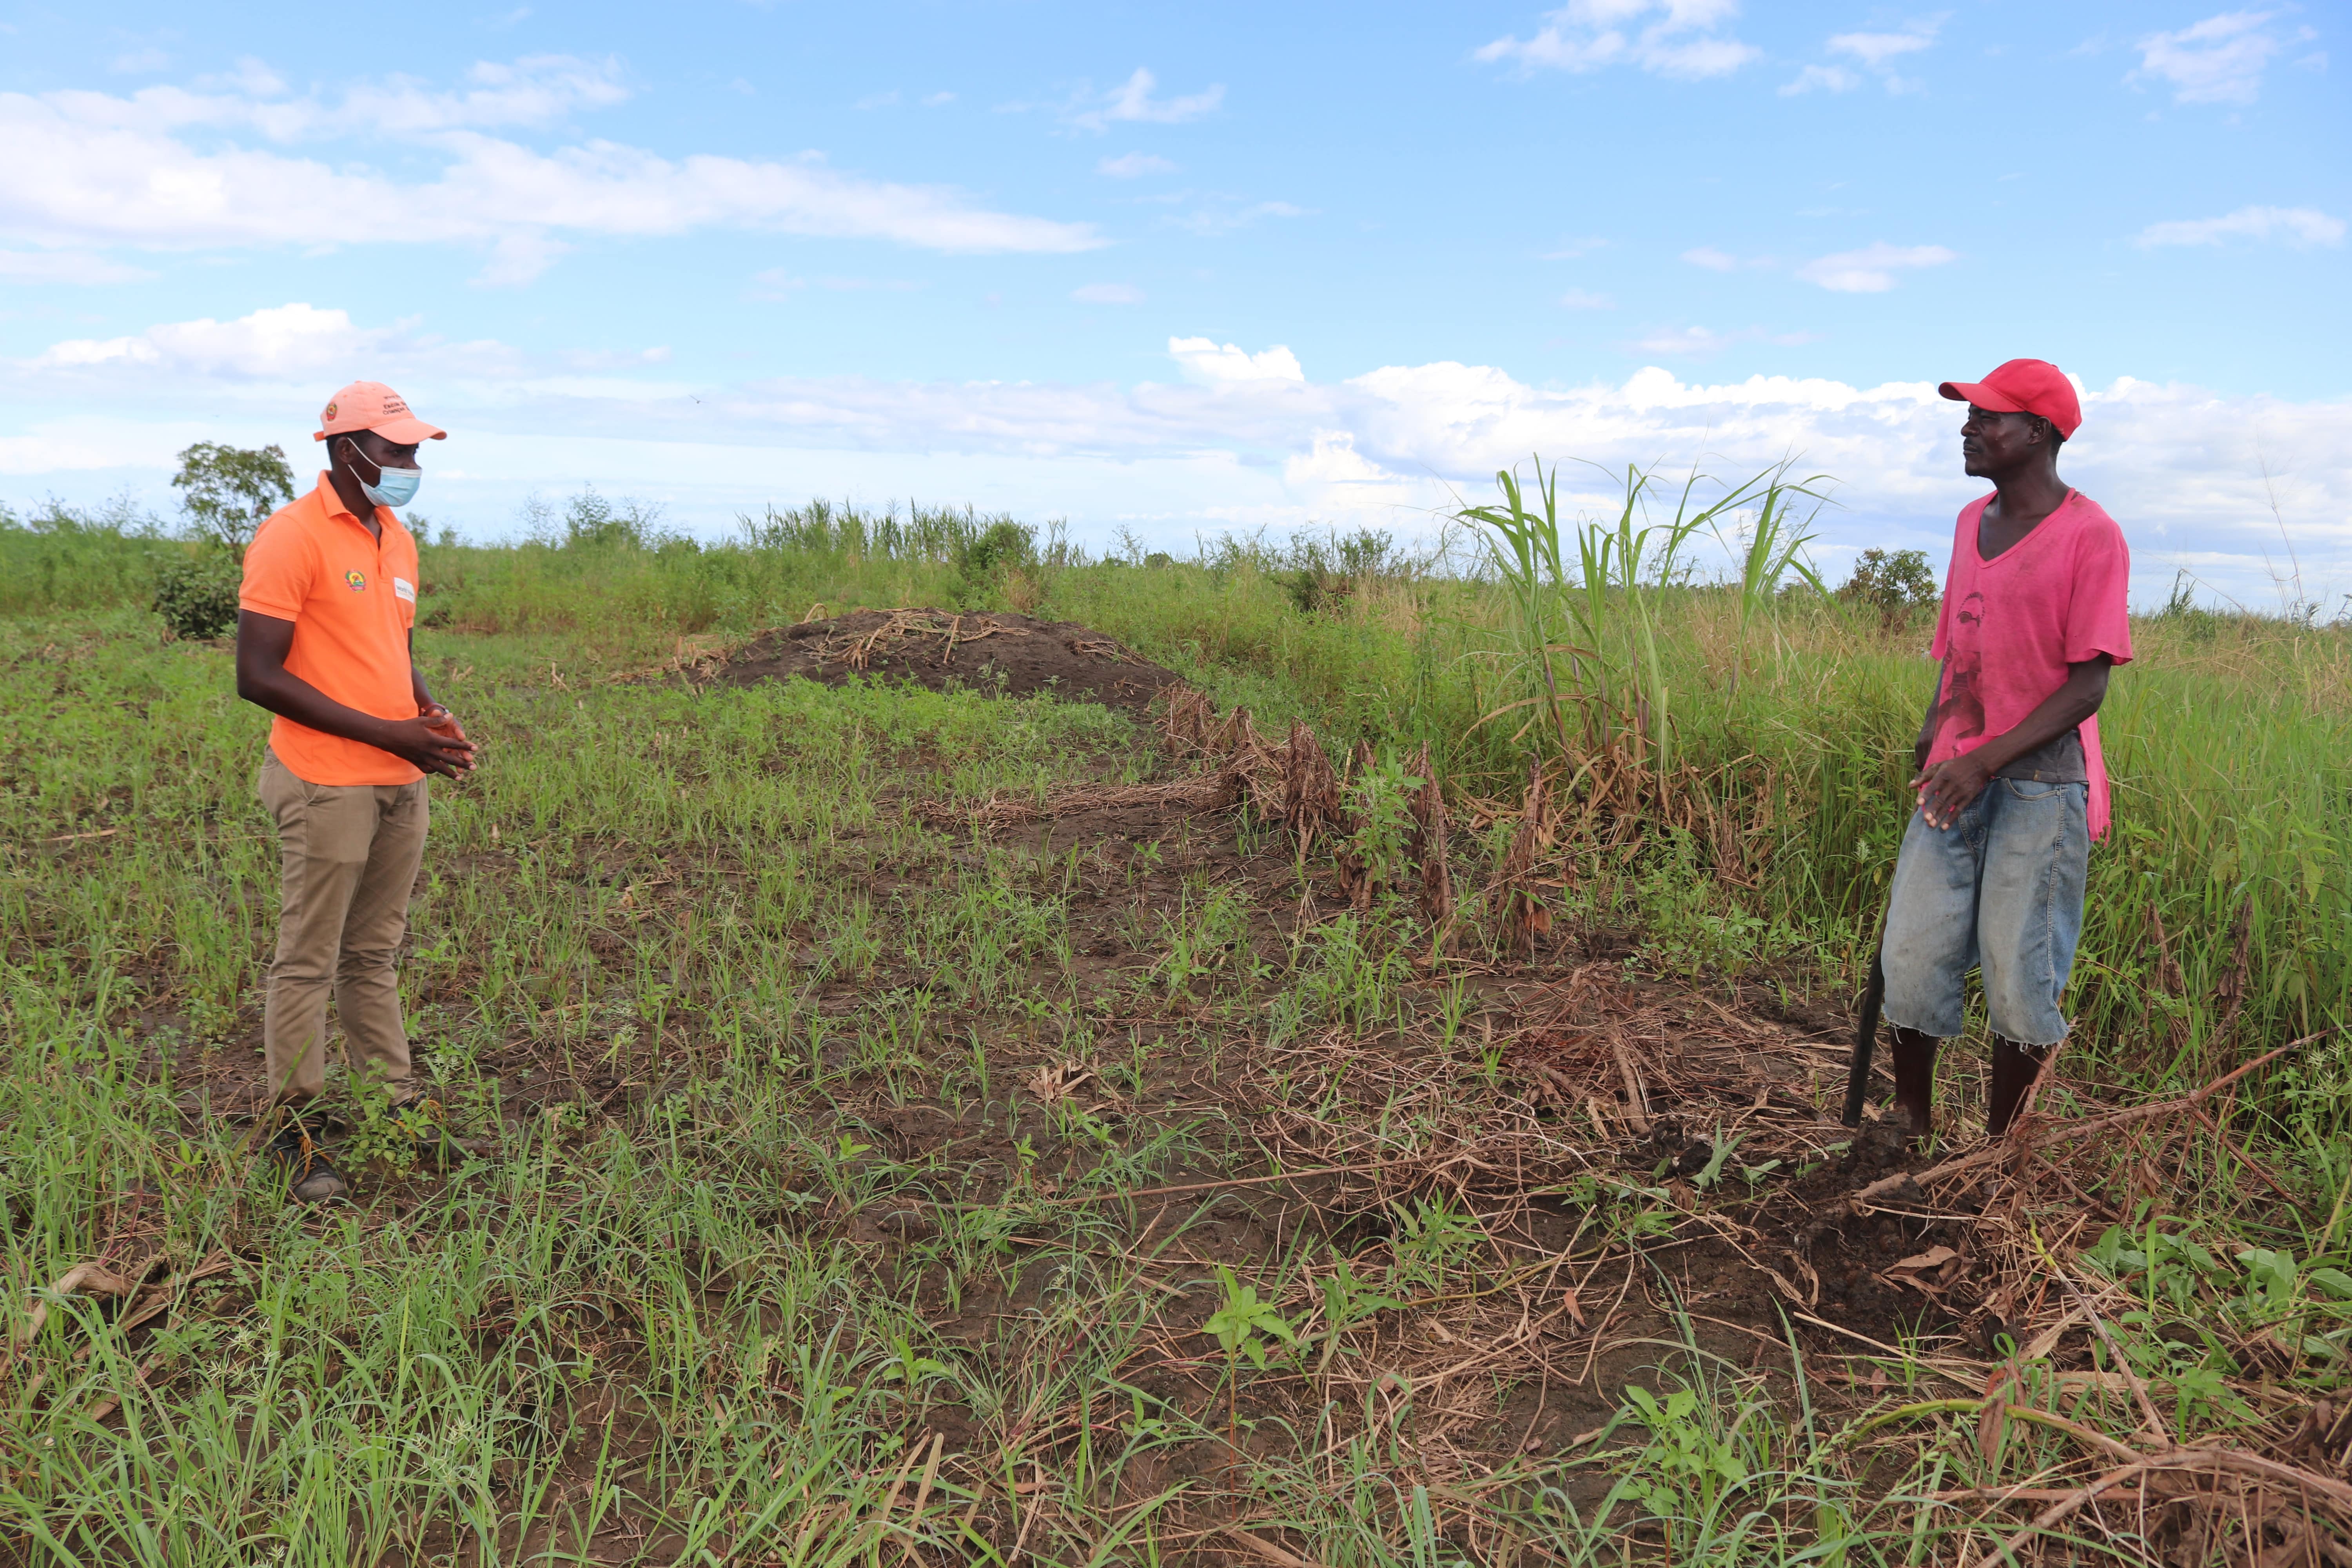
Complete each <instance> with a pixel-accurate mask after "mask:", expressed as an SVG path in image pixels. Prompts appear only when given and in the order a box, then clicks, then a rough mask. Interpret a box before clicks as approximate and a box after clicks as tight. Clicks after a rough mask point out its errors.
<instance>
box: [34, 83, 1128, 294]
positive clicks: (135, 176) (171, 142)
mask: <svg viewBox="0 0 2352 1568" xmlns="http://www.w3.org/2000/svg"><path fill="white" fill-rule="evenodd" d="M623 91H624V89H622V88H621V87H620V86H619V84H618V83H617V82H616V81H615V80H614V79H613V77H612V75H611V73H610V72H609V70H608V69H607V68H603V67H593V66H589V65H585V64H583V63H582V62H578V61H572V60H569V59H559V58H541V59H534V60H525V61H521V62H518V63H517V64H516V65H514V66H481V67H477V68H475V72H474V77H473V80H472V82H471V85H469V86H468V87H467V89H464V90H462V91H458V92H449V93H430V92H426V91H425V90H424V89H422V88H420V87H418V86H417V85H416V84H415V83H411V82H408V81H405V80H394V81H392V82H388V83H382V84H376V85H373V86H365V85H363V86H362V87H357V88H353V89H352V90H351V93H350V94H349V96H348V97H347V99H346V100H345V102H344V103H343V104H342V105H341V106H338V107H337V108H336V109H334V110H332V111H330V110H328V109H327V108H326V107H325V106H323V105H321V104H320V102H318V101H317V100H311V99H301V100H286V99H274V98H269V97H266V96H256V95H252V94H246V93H228V94H222V93H196V92H189V91H185V90H184V89H176V88H173V89H150V90H148V91H143V92H140V93H136V94H132V95H131V96H129V97H117V96H112V95H109V94H104V93H92V92H58V93H48V94H43V95H39V96H33V95H27V94H23V93H0V142H5V144H6V145H7V146H8V147H9V148H10V150H11V156H10V157H8V158H7V159H6V160H5V161H0V237H16V238H19V239H23V240H30V241H32V242H33V243H35V244H37V245H40V246H44V247H58V248H73V247H105V246H133V247H143V248H149V249H192V248H201V247H241V246H278V245H298V246H303V247H314V246H320V245H337V244H346V243H350V242H351V237H352V236H354V235H372V234H375V233H377V232H379V231H383V236H382V237H383V242H386V243H393V242H409V243H415V242H427V243H430V242H451V241H455V242H460V243H471V244H476V245H480V246H483V247H488V248H490V249H491V257H490V260H489V263H488V267H487V268H486V269H485V271H484V273H483V275H482V278H481V279H480V280H481V281H484V282H489V283H515V282H521V281H527V280H528V279H530V278H531V277H533V276H536V275H537V273H538V272H539V271H540V270H541V269H543V268H545V267H546V266H547V264H548V263H549V262H550V261H551V260H552V259H553V258H555V257H556V256H558V255H560V254H562V249H563V247H565V246H566V245H567V244H568V243H570V240H571V239H576V238H578V237H583V236H588V235H675V234H683V233H688V232H691V231H694V230H697V229H703V228H747V229H760V230H768V231H772V232H780V233H786V234H797V235H806V236H813V237H840V238H866V239H882V240H888V241H893V242H896V243H898V244H901V245H907V246H911V247H918V248H922V249H929V250H938V251H947V252H961V253H984V252H996V253H1003V252H1033V253H1034V252H1045V253H1054V252H1071V251H1080V250H1088V249H1092V248H1095V247H1097V246H1099V245H1101V244H1103V243H1105V242H1104V240H1103V238H1102V237H1101V236H1100V235H1099V234H1098V233H1097V231H1096V230H1095V229H1094V227H1093V226H1091V225H1088V224H1083V223H1062V222H1056V221H1054V220H1050V219H1045V218H1038V217H1030V216H1021V215H1017V214H1011V213H1003V212H997V211H992V210H990V209H988V208H986V207H983V206H982V205H978V204H976V203H974V202H973V201H971V199H970V198H969V197H967V196H966V195H963V194H962V193H961V192H959V191H956V190H953V189H950V188H948V187H943V186H937V185H916V184H895V183H890V182H886V181H878V180H873V179H869V178H866V177H865V176H863V175H859V174H847V173H844V172H841V171H838V170H835V169H833V168H831V167H829V166H827V165H826V164H825V163H824V161H823V160H822V159H821V158H818V157H816V156H814V155H808V156H803V157H801V158H798V159H794V160H791V161H782V162H779V161H757V160H749V159H741V158H730V157H720V156H716V155H711V154H693V155H689V156H687V157H683V158H676V159H672V158H665V157H662V156H659V155H657V154H655V153H648V152H644V151H641V150H638V149H635V148H632V147H627V146H624V145H621V144H619V143H616V142H606V141H599V140H591V141H585V142H572V143H570V144H566V145H561V146H558V147H556V148H554V149H553V150H551V151H540V150H538V149H535V148H533V147H530V146H526V145H524V144H523V143H521V142H516V141H512V140H509V139H505V138H501V137H498V136H494V135H491V134H489V133H488V132H487V131H486V130H484V129H483V127H486V126H492V125H509V124H539V123H545V122H548V121H552V120H555V119H558V118H561V117H562V115H564V114H566V113H569V112H571V111H572V110H577V109H583V108H594V107H599V106H602V105H604V104H607V103H611V102H615V101H618V100H619V97H620V96H621V95H622V94H623ZM346 113H348V118H338V117H340V116H344V115H345V114H346ZM354 130H364V131H367V132H371V133H376V134H383V135H392V136H403V137H407V138H409V139H410V144H411V146H412V148H415V149H421V150H423V151H424V152H425V155H426V157H427V158H428V159H429V160H430V161H431V162H432V163H436V164H437V165H438V166H437V168H436V170H435V172H434V173H432V174H429V175H427V176H425V177H424V178H416V177H414V176H408V177H398V176H394V175H393V174H387V173H383V172H381V171H379V170H375V169H372V168H370V167H368V166H366V165H364V164H356V163H336V164H330V163H326V162H323V161H320V160H319V159H316V158H312V157H308V156H303V155H300V154H299V153H294V152H291V151H281V150H280V148H281V147H283V146H284V145H285V144H287V143H290V142H299V141H302V140H305V139H310V138H324V137H329V136H337V137H340V136H343V135H346V134H348V133H350V132H352V131H354ZM189 132H203V133H204V134H203V135H202V137H201V139H194V138H191V136H190V135H189V134H188V133H189ZM238 132H244V133H246V134H247V136H249V137H256V138H258V140H259V142H261V143H263V144H262V145H255V144H252V143H251V142H239V141H238V140H236V134H237V133H238ZM268 143H276V144H278V145H268ZM409 161H410V160H406V159H404V163H406V162H409ZM388 212H397V213H400V214H402V215H403V218H402V221H401V222H400V223H399V224H398V225H397V226H394V227H393V228H391V229H389V230H385V226H384V224H383V215H384V214H386V213H388Z"/></svg>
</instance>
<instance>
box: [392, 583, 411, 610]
mask: <svg viewBox="0 0 2352 1568" xmlns="http://www.w3.org/2000/svg"><path fill="white" fill-rule="evenodd" d="M392 596H393V597H394V598H395V599H405V600H407V601H408V602H409V603H410V604H412V605H413V604H415V603H416V584H414V583H412V582H410V581H409V580H408V579H407V578H405V577H394V579H393V580H392Z"/></svg>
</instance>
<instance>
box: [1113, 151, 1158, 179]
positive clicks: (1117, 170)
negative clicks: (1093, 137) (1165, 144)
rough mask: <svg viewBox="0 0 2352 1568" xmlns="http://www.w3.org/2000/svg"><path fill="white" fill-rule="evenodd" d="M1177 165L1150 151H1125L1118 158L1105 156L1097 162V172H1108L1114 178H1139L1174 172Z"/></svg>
mask: <svg viewBox="0 0 2352 1568" xmlns="http://www.w3.org/2000/svg"><path fill="white" fill-rule="evenodd" d="M1175 172H1176V165H1175V164H1173V163H1170V162H1169V161H1168V160H1167V159H1165V158H1162V157H1160V156H1158V155H1156V154H1154V153H1121V154H1120V155H1119V156H1118V157H1116V158H1105V159H1102V160H1101V161H1099V162H1098V163H1096V164H1095V173H1096V174H1108V175H1109V176H1110V177H1111V178H1112V179H1114V180H1133V179H1139V178H1140V177H1141V176H1143V175H1145V174H1174V173H1175Z"/></svg>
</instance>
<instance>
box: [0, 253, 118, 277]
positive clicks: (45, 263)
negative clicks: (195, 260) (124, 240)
mask: <svg viewBox="0 0 2352 1568" xmlns="http://www.w3.org/2000/svg"><path fill="white" fill-rule="evenodd" d="M154 276H155V274H153V273H152V272H149V271H147V270H146V269H144V268H138V267H126V266H124V265H123V264H122V263H121V262H119V261H110V260H108V259H107V258H105V257H103V256H92V255H91V254H89V252H88V251H86V250H0V279H5V280H6V281H8V282H10V283H79V284H84V285H89V284H99V283H143V282H145V281H147V280H148V279H151V278H153V277H154Z"/></svg>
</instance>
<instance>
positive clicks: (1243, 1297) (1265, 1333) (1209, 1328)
mask: <svg viewBox="0 0 2352 1568" xmlns="http://www.w3.org/2000/svg"><path fill="white" fill-rule="evenodd" d="M1217 1278H1218V1280H1219V1282H1220V1283H1221V1284H1223V1287H1224V1300H1223V1303H1222V1304H1221V1305H1220V1306H1219V1307H1218V1308H1217V1310H1215V1311H1214V1312H1213V1313H1211V1314H1210V1315H1209V1321H1207V1322H1205V1323H1203V1324H1202V1325H1201V1331H1202V1333H1204V1334H1206V1335H1208V1336H1209V1337H1210V1338H1211V1339H1213V1340H1215V1341H1216V1342H1217V1344H1218V1346H1219V1347H1220V1348H1221V1349H1223V1352H1225V1441H1226V1443H1227V1444H1228V1445H1229V1446H1230V1445H1232V1444H1234V1442H1235V1440H1236V1438H1237V1436H1238V1435H1239V1432H1240V1408H1241V1407H1240V1398H1241V1395H1240V1393H1239V1390H1238V1388H1237V1387H1236V1378H1235V1368H1236V1363H1237V1361H1238V1359H1239V1358H1240V1357H1243V1356H1247V1357H1248V1358H1249V1363H1250V1365H1252V1366H1253V1367H1255V1368H1256V1369H1257V1370H1258V1371H1260V1372H1264V1371H1265V1363H1266V1354H1267V1351H1268V1349H1269V1347H1271V1346H1272V1345H1274V1344H1276V1343H1281V1344H1285V1345H1291V1346H1296V1345H1297V1343H1298V1334H1297V1331H1296V1330H1294V1329H1293V1328H1292V1327H1291V1326H1290V1321H1289V1320H1288V1319H1286V1318H1285V1317H1284V1316H1283V1315H1282V1313H1281V1311H1280V1310H1277V1309H1276V1306H1275V1304H1274V1303H1273V1302H1271V1301H1261V1300H1258V1299H1257V1287H1256V1286H1255V1285H1244V1284H1243V1283H1242V1282H1241V1281H1240V1280H1239V1279H1235V1278H1234V1271H1233V1270H1232V1269H1231V1268H1226V1267H1225V1266H1224V1265H1223V1264H1222V1263H1220V1264H1218V1265H1217Z"/></svg>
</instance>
